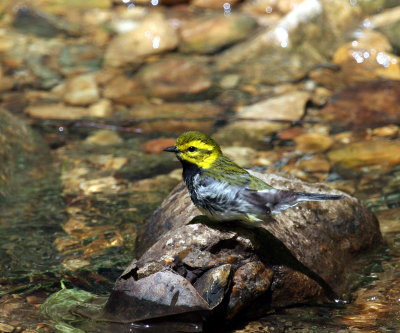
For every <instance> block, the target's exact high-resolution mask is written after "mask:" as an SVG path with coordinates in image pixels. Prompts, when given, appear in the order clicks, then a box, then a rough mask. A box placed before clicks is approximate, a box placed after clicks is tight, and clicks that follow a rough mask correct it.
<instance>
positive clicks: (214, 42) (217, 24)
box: [179, 2, 256, 53]
mask: <svg viewBox="0 0 400 333" xmlns="http://www.w3.org/2000/svg"><path fill="white" fill-rule="evenodd" d="M225 3H226V2H225ZM255 27H256V23H255V21H254V19H252V18H251V17H249V16H245V15H241V14H231V15H228V16H225V15H223V14H220V15H216V16H213V17H203V18H199V19H194V20H190V21H188V22H187V23H185V24H184V25H183V26H182V27H181V28H180V36H181V43H180V45H179V50H180V51H182V52H197V53H211V52H215V51H217V50H218V49H220V48H222V47H224V46H226V45H230V44H233V43H236V42H238V41H240V40H243V39H245V38H246V37H247V36H248V34H249V33H251V31H252V30H254V29H255Z"/></svg>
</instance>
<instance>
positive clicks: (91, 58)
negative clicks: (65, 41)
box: [58, 43, 104, 77]
mask: <svg viewBox="0 0 400 333" xmlns="http://www.w3.org/2000/svg"><path fill="white" fill-rule="evenodd" d="M103 53H104V50H103V49H102V48H101V47H99V46H97V45H94V44H93V43H89V44H72V45H65V46H64V47H63V49H62V50H61V52H60V55H59V57H58V62H59V64H60V66H61V69H60V70H61V71H62V73H63V74H64V75H66V76H68V77H69V76H71V75H79V74H81V73H88V72H95V71H99V70H100V68H101V63H102V60H103ZM97 73H98V72H97Z"/></svg>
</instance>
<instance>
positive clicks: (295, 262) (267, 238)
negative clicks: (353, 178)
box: [106, 173, 382, 320]
mask: <svg viewBox="0 0 400 333" xmlns="http://www.w3.org/2000/svg"><path fill="white" fill-rule="evenodd" d="M255 174H256V175H257V176H259V177H261V178H262V179H264V180H265V181H267V182H268V183H269V184H271V185H272V186H274V187H277V188H292V189H295V190H297V191H307V192H324V193H337V192H335V191H333V190H330V189H329V188H327V187H325V186H322V185H320V186H316V185H310V184H306V183H302V182H301V181H299V180H293V179H292V180H288V179H285V178H283V177H279V176H276V175H270V174H266V175H262V174H259V173H255ZM198 215H199V212H198V210H197V208H195V206H194V205H193V204H192V203H191V201H190V198H189V195H188V193H187V190H186V187H185V186H184V184H180V185H178V186H177V187H176V188H175V189H174V190H173V192H172V193H171V194H170V196H169V197H168V198H167V199H165V201H164V202H163V204H162V205H161V207H160V208H159V209H158V210H157V211H156V212H155V213H154V215H153V216H152V217H150V219H149V220H148V221H147V222H146V224H145V226H144V229H143V231H142V233H141V234H140V235H139V238H138V243H137V253H138V255H140V254H142V255H141V257H139V259H138V260H134V261H133V262H132V264H131V266H130V267H128V268H127V270H126V271H125V272H124V273H123V274H122V275H121V277H120V278H119V279H118V280H117V282H116V284H115V286H114V290H113V292H112V294H111V296H110V298H109V300H108V303H107V305H106V312H108V313H109V314H116V315H118V316H120V315H121V314H122V313H123V314H124V316H125V317H124V319H125V320H140V319H143V317H142V315H140V314H136V313H134V312H132V311H135V310H134V308H135V307H131V305H129V304H134V303H135V302H137V301H138V300H140V299H142V300H143V299H145V300H147V301H146V302H153V303H154V304H150V303H149V306H151V307H153V306H158V303H159V302H158V301H157V300H156V298H154V295H153V291H152V290H151V289H148V291H147V292H146V293H145V294H142V292H137V291H136V290H138V289H137V288H139V285H142V284H144V283H145V281H147V280H146V279H149V280H148V281H153V279H158V278H159V277H160V276H161V274H167V272H168V274H177V275H178V276H180V277H184V278H185V280H184V281H185V284H186V283H189V284H188V289H187V292H189V291H190V292H192V291H193V290H192V288H194V289H195V290H196V292H197V295H198V296H201V298H202V299H203V300H204V301H205V302H206V304H207V306H206V307H204V306H203V307H202V308H201V309H198V310H199V311H200V310H201V311H204V310H208V311H209V312H210V311H211V312H212V311H213V310H214V309H217V308H218V309H219V310H218V311H220V312H221V313H223V316H224V317H225V319H227V320H231V319H233V318H235V317H238V316H239V317H241V316H245V317H246V316H247V317H248V316H254V315H257V314H258V315H260V314H262V313H265V312H266V311H267V310H270V309H271V308H274V307H285V306H289V305H293V304H299V303H305V302H309V301H327V300H329V299H330V300H332V297H334V295H335V294H336V295H339V294H342V293H343V292H345V291H346V288H347V282H346V281H347V279H348V273H349V272H351V270H352V265H354V264H355V262H356V260H357V257H358V256H360V255H361V254H362V253H366V252H368V251H370V250H372V249H373V248H375V247H376V246H377V245H379V244H380V243H381V242H382V237H381V234H380V231H379V225H378V221H377V219H376V217H375V216H374V215H373V214H372V213H370V212H369V211H368V210H367V209H365V208H364V207H363V206H362V205H361V204H360V203H359V201H358V200H357V199H355V198H352V197H350V196H346V197H345V198H344V199H342V200H340V201H335V202H314V203H308V204H303V205H300V206H299V207H297V208H292V209H288V210H286V211H284V212H282V213H280V214H276V215H274V216H272V218H270V219H268V220H267V221H266V223H265V224H263V226H257V225H246V224H243V223H242V222H240V221H236V222H226V223H221V222H220V223H218V222H212V221H210V220H208V219H207V218H202V217H199V216H198ZM196 216H197V217H196ZM195 217H196V218H195ZM168 276H169V275H168ZM167 280H168V279H167ZM181 286H182V285H180V287H181ZM143 288H144V289H143ZM143 288H141V290H147V289H146V288H147V287H143ZM169 290H171V292H176V295H178V296H176V298H177V299H178V300H179V301H181V302H184V304H185V305H186V306H188V307H189V306H190V305H191V304H193V305H194V306H195V304H197V303H196V302H194V301H193V300H192V298H191V297H189V298H186V299H185V300H184V299H181V298H180V297H181V295H184V294H182V292H179V293H178V292H177V291H174V290H175V289H174V288H172V287H171V288H170V289H169ZM127 299H130V300H131V303H130V302H127ZM179 301H178V302H179ZM192 302H193V303H192ZM175 305H176V302H174V303H173V304H172V303H171V308H172V309H173V308H174V307H175ZM116 309H118V311H117V310H116ZM169 311H170V310H169ZM172 311H174V310H172ZM176 311H180V307H177V310H176ZM188 311H192V310H188ZM168 313H169V312H168ZM158 315H159V314H157V315H155V316H158ZM138 318H140V319H138ZM151 318H153V315H152V314H148V316H147V318H146V319H151Z"/></svg>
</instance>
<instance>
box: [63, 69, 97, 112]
mask: <svg viewBox="0 0 400 333" xmlns="http://www.w3.org/2000/svg"><path fill="white" fill-rule="evenodd" d="M99 96H100V92H99V89H98V87H97V83H96V80H95V78H94V75H93V74H85V75H79V76H75V77H73V78H71V79H69V80H68V81H67V83H66V85H65V94H64V102H65V103H68V104H71V105H82V106H85V105H89V104H92V103H95V102H97V101H98V99H99Z"/></svg>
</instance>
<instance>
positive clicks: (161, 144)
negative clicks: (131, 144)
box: [142, 138, 176, 154]
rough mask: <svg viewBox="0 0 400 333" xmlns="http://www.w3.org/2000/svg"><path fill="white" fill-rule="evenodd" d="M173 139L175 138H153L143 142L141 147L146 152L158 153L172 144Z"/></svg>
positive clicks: (173, 142) (173, 143)
mask: <svg viewBox="0 0 400 333" xmlns="http://www.w3.org/2000/svg"><path fill="white" fill-rule="evenodd" d="M175 141H176V140H175V139H172V138H163V139H154V140H150V141H146V142H145V143H143V144H142V149H143V151H144V152H145V153H148V154H158V153H161V152H162V151H163V149H164V148H166V147H170V146H174V145H175Z"/></svg>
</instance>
